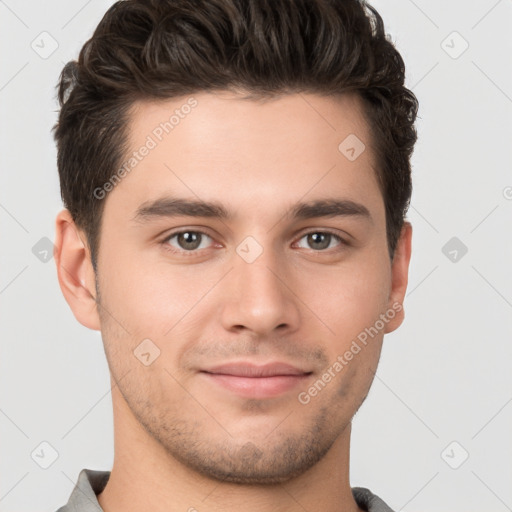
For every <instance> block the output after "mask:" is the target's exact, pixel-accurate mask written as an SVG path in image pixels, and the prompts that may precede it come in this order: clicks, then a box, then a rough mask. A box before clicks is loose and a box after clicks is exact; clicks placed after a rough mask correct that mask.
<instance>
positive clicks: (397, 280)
mask: <svg viewBox="0 0 512 512" xmlns="http://www.w3.org/2000/svg"><path fill="white" fill-rule="evenodd" d="M411 241H412V225H411V223H410V222H407V221H406V222H404V225H403V226H402V231H401V233H400V238H399V240H398V243H397V246H396V249H395V255H394V257H393V262H392V263H391V291H390V293H389V299H388V309H389V310H392V311H394V312H395V316H394V317H393V318H390V320H389V321H388V322H387V324H386V329H385V331H384V332H385V333H390V332H393V331H394V330H395V329H397V328H398V327H399V326H400V325H401V324H402V322H403V321H404V317H405V312H404V307H403V303H404V297H405V292H406V290H407V282H408V280H409V262H410V260H411Z"/></svg>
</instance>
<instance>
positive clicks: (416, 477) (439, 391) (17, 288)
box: [0, 0, 512, 512]
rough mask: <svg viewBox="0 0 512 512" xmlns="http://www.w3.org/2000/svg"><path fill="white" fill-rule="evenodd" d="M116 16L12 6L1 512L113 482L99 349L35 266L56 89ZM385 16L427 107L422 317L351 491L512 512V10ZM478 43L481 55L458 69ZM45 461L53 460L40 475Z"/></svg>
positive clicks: (357, 443) (355, 450) (379, 396)
mask: <svg viewBox="0 0 512 512" xmlns="http://www.w3.org/2000/svg"><path fill="white" fill-rule="evenodd" d="M111 4H112V2H111V1H106V0H89V1H88V2H87V1H64V0H53V1H46V2H36V1H35V0H32V1H26V2H20V1H15V0H5V1H1V0H0V38H1V48H2V59H1V62H2V65H1V68H0V102H1V130H2V132H1V137H0V144H1V147H0V156H1V162H2V173H1V184H0V190H1V197H0V222H1V229H2V231H1V233H2V249H3V250H2V251H1V252H0V257H1V262H0V265H1V267H0V268H1V274H0V301H1V311H2V317H1V319H2V322H1V329H2V332H1V340H2V354H1V357H0V379H1V387H0V392H1V395H0V440H1V446H0V472H1V479H0V511H12V510H16V511H19V512H24V511H33V510H40V511H48V512H53V511H55V510H56V509H57V508H58V507H59V506H61V505H63V504H64V503H65V502H66V501H67V499H68V497H69V494H70V493H71V490H72V488H73V486H74V483H75V482H76V478H77V475H78V472H79V471H80V469H82V468H84V467H87V468H92V469H108V470H109V469H111V464H112V460H113V430H112V429H113V425H112V411H111V405H112V404H111V395H110V383H109V376H108V367H107V364H106V361H105V357H104V353H103V347H102V343H101V338H100V335H99V333H97V332H94V331H89V330H87V329H86V328H85V327H82V326H81V325H80V324H79V323H78V322H77V321H76V320H75V318H74V317H73V315H72V313H71V311H70V309H69V308H68V306H67V303H66V302H65V301H64V299H63V297H62V295H61V292H60V289H59V286H58V282H57V278H56V270H55V262H54V260H53V259H51V260H50V261H47V262H46V263H44V262H42V261H40V259H39V258H38V257H36V255H35V254H34V253H33V251H32V249H33V247H34V246H35V245H36V244H37V243H38V242H39V241H40V240H41V239H42V238H44V237H47V238H49V239H51V240H53V237H54V233H55V231H54V219H55V215H56V213H57V212H58V211H59V209H60V208H61V202H60V195H59V187H58V177H57V169H56V151H55V147H54V143H53V140H52V137H51V134H50V129H51V127H52V126H53V124H54V122H55V120H56V111H57V102H56V100H55V90H54V86H55V84H56V82H57V78H58V75H59V73H60V70H61V68H62V66H63V64H64V63H65V62H67V61H68V60H70V59H72V58H75V57H76V56H77V55H78V51H79V49H80V48H81V46H82V45H83V43H84V42H85V41H86V39H88V38H89V37H90V35H91V34H92V31H93V29H94V27H95V26H96V24H97V23H98V21H99V20H100V18H101V17H102V15H103V13H104V12H105V11H106V9H107V8H108V7H109V6H110V5H111ZM373 5H374V6H375V7H376V8H377V9H378V10H379V12H380V13H381V15H382V16H383V18H384V21H385V23H386V25H387V31H388V32H389V33H390V34H391V36H392V39H393V41H394V42H395V43H396V45H397V47H398V49H399V50H400V52H401V53H402V55H403V57H404V60H405V62H406V67H407V84H408V86H409V87H410V88H412V90H413V91H414V93H415V94H416V95H417V97H418V99H419V101H420V112H419V119H418V123H417V126H418V131H419V141H418V144H417V146H416V150H415V153H414V157H413V172H414V193H413V198H412V204H411V208H410V211H409V217H408V218H409V220H410V221H411V222H412V224H413V226H414V232H413V256H412V262H411V269H410V282H409V290H408V293H407V297H406V300H405V304H404V305H405V310H406V319H405V322H404V324H403V325H402V327H401V328H400V329H399V330H398V331H396V332H395V333H393V334H390V335H387V336H386V337H385V340H384V348H383V352H382V358H381V362H380V366H379V370H378V373H377V376H376V378H375V381H374V384H373V387H372V390H371V392H370V394H369V396H368V399H367V401H366V403H365V404H364V405H363V406H362V408H361V409H360V411H359V413H358V414H357V415H356V418H355V420H354V423H353V441H352V458H351V461H352V462H351V484H352V485H353V486H365V487H369V488H370V489H371V490H372V491H373V492H375V493H376V494H378V495H380V496H381V497H382V498H383V499H384V500H385V501H386V502H388V504H389V505H390V506H392V508H393V509H395V510H396V511H406V512H412V511H419V510H421V511H424V512H427V511H448V510H450V511H453V512H456V511H461V512H462V511H464V512H472V511H485V512H505V511H506V510H512V371H511V361H512V340H511V334H512V316H511V313H512V272H511V270H510V264H511V262H512V234H511V233H512V229H511V226H512V222H511V221H512V172H511V160H512V158H511V147H512V127H511V120H512V58H511V55H512V37H511V25H512V1H510V0H500V1H496V0H482V1H478V2H477V1H467V0H457V1H450V2H447V1H441V0H435V1H427V0H415V1H412V0H394V1H389V0H388V1H384V0H378V1H375V2H373ZM43 31H46V32H48V33H49V34H50V35H51V37H52V38H53V39H55V40H56V41H57V43H58V49H57V50H56V51H55V52H54V53H53V54H52V55H50V56H49V57H48V58H46V59H45V58H42V57H41V56H40V55H39V54H38V53H37V52H36V51H35V50H34V49H33V48H32V47H31V44H32V42H33V41H35V43H34V45H36V44H38V45H39V52H43V51H49V50H50V49H51V40H50V39H49V38H48V36H40V34H41V33H42V32H43ZM454 31H456V32H457V33H458V34H460V35H457V34H453V32H454ZM42 38H46V39H44V41H43V42H41V39H42ZM464 40H465V41H467V43H468V44H469V47H468V49H467V50H466V51H465V52H464V53H462V54H461V55H459V53H460V51H461V50H462V49H463V48H464ZM443 41H444V42H443ZM455 57H457V58H455ZM452 237H457V238H458V240H459V241H460V242H456V243H457V244H459V245H460V243H463V244H464V245H465V246H466V247H467V249H468V252H467V254H465V255H464V256H462V257H461V254H462V253H461V252H460V250H459V252H458V253H457V261H451V260H450V258H452V259H453V258H454V256H455V253H452V254H451V255H450V254H448V256H449V257H447V256H446V255H445V254H444V253H443V247H444V246H445V244H446V243H447V242H448V241H449V240H450V239H451V238H452ZM39 243H44V242H39ZM37 248H38V251H35V252H36V253H38V252H39V254H38V255H39V257H44V247H43V249H41V247H39V246H37ZM452 249H453V248H451V247H449V248H448V250H452ZM448 250H445V252H446V253H448ZM44 441H45V442H47V443H50V445H52V446H53V447H54V449H55V450H56V451H57V452H58V458H57V460H56V461H55V462H54V463H53V464H52V465H51V466H50V467H49V468H48V469H42V468H41V467H40V466H39V465H38V464H37V463H36V462H35V460H34V459H36V460H38V461H39V462H41V461H42V462H44V459H45V457H46V459H47V462H48V460H49V459H48V457H50V450H49V449H48V448H45V447H44V445H43V447H41V445H40V444H41V443H42V442H44ZM453 441H455V442H456V443H457V444H455V445H453V444H452V445H451V443H452V442H453ZM449 445H450V446H449ZM448 446H449V448H448V449H447V450H446V448H447V447H448ZM41 450H43V452H44V453H45V455H44V457H42V456H40V458H39V459H38V458H37V457H35V456H34V459H33V458H32V456H31V454H32V453H33V452H34V451H35V453H39V454H41V453H42V452H41ZM466 451H467V453H468V454H469V458H468V459H467V460H466V461H464V462H463V463H462V464H461V462H462V461H463V459H464V454H465V452H466ZM449 464H451V465H452V466H459V465H460V464H461V465H460V466H459V467H458V469H453V468H452V467H450V465H449ZM310 512H316V511H310Z"/></svg>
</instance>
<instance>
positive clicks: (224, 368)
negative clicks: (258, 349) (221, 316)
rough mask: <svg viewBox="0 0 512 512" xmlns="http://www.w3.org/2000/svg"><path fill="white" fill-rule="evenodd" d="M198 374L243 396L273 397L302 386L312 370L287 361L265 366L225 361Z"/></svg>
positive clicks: (255, 397) (256, 397)
mask: <svg viewBox="0 0 512 512" xmlns="http://www.w3.org/2000/svg"><path fill="white" fill-rule="evenodd" d="M200 373H201V374H202V375H203V376H204V377H205V378H206V379H208V381H209V382H210V383H212V384H214V385H215V386H219V387H221V388H223V389H224V390H227V391H228V392H230V393H235V394H237V395H239V396H242V397H244V398H253V399H265V398H273V397H277V396H279V395H283V394H285V393H287V392H290V391H292V390H293V389H295V388H296V387H298V386H300V385H303V384H304V381H305V380H306V379H307V378H308V377H309V376H310V375H311V374H312V373H313V372H311V371H307V370H302V369H300V368H297V367H295V366H292V365H289V364H287V363H281V362H275V363H269V364H265V365H261V366H258V365H254V364H252V363H243V362H240V363H229V364H223V365H220V366H215V367H212V368H208V369H205V370H201V371H200Z"/></svg>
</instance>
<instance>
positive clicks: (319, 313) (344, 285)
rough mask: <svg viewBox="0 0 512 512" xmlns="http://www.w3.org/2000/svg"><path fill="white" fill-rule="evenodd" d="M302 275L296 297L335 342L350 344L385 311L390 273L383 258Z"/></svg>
mask: <svg viewBox="0 0 512 512" xmlns="http://www.w3.org/2000/svg"><path fill="white" fill-rule="evenodd" d="M301 275H303V276H304V277H303V278H302V277H301V278H300V281H299V282H300V288H299V291H297V292H296V293H297V295H298V296H299V297H300V298H301V299H302V300H303V301H304V303H305V304H307V306H308V309H309V310H310V311H311V312H312V313H314V315H315V316H316V317H317V319H316V320H315V321H316V322H318V323H319V326H322V325H324V327H325V332H326V334H327V336H329V334H330V335H331V336H332V337H333V339H335V340H337V342H338V343H346V342H348V341H351V340H352V339H353V338H354V337H356V336H357V335H358V334H359V333H360V332H361V331H363V330H364V329H365V328H368V327H370V326H372V325H373V324H374V323H375V321H376V320H377V319H378V318H379V315H380V314H381V313H383V312H384V311H386V309H387V300H388V296H389V290H390V275H391V274H390V271H389V266H388V264H387V262H386V261H385V260H384V259H383V258H376V257H373V256H371V255H370V256H369V257H366V258H363V257H361V258H360V259H359V261H357V262H347V263H346V264H345V263H343V264H340V265H339V266H338V267H334V266H333V267H324V268H320V267H318V269H317V270H316V271H315V273H313V272H308V273H301ZM306 311H307V310H306ZM320 321H321V322H320Z"/></svg>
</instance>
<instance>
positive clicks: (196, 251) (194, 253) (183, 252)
mask: <svg viewBox="0 0 512 512" xmlns="http://www.w3.org/2000/svg"><path fill="white" fill-rule="evenodd" d="M183 233H196V234H197V233H198V234H200V235H205V236H207V237H208V238H211V239H212V240H213V237H211V236H210V235H209V234H208V233H206V232H204V231H201V230H198V229H183V230H181V231H175V232H173V233H171V234H170V235H168V236H167V237H165V239H164V240H162V242H161V244H162V245H163V246H164V250H166V251H169V252H171V253H172V254H179V255H180V254H181V255H186V256H187V257H188V256H191V257H193V256H197V255H198V254H199V253H200V252H201V251H203V250H205V249H193V250H190V251H186V250H185V249H176V248H175V247H172V246H170V245H169V243H168V242H169V241H170V240H171V239H172V238H174V237H175V236H177V235H181V234H183ZM313 233H314V234H324V235H331V236H332V237H333V238H335V239H336V240H337V241H338V242H339V243H340V245H341V246H347V247H348V246H349V245H350V244H349V243H348V242H347V241H345V240H344V239H343V238H341V237H340V236H339V235H338V234H336V233H334V232H333V231H329V230H312V231H308V232H307V233H303V234H302V235H301V237H300V238H299V240H302V239H303V238H304V237H306V236H308V235H311V234H313ZM340 250H342V249H341V248H338V249H337V250H336V249H335V250H334V251H332V248H331V249H321V250H317V251H315V250H314V249H311V251H313V252H314V253H318V254H321V253H327V254H330V253H331V252H337V251H340Z"/></svg>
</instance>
